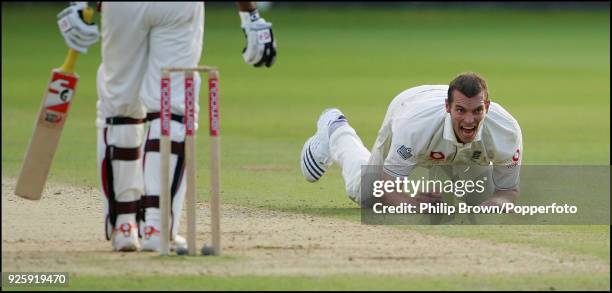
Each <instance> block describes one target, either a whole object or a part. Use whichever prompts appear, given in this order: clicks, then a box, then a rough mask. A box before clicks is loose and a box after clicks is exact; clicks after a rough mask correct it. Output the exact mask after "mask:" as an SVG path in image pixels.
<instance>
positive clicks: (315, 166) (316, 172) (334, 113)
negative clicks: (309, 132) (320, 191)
mask: <svg viewBox="0 0 612 293" xmlns="http://www.w3.org/2000/svg"><path fill="white" fill-rule="evenodd" d="M346 122H347V119H346V117H344V114H342V112H341V111H340V110H339V109H335V108H330V109H325V110H324V111H323V113H321V115H320V116H319V120H318V121H317V132H316V133H315V135H313V136H311V137H310V138H309V139H308V140H306V143H304V147H303V148H302V154H301V156H300V159H301V160H300V166H301V169H302V175H303V176H304V178H306V180H307V181H308V182H315V181H318V180H319V179H321V177H323V174H325V171H327V168H328V167H329V166H331V164H332V160H331V158H330V155H329V135H330V134H331V133H330V130H331V129H333V128H335V125H334V124H336V123H346Z"/></svg>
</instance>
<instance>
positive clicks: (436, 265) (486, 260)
mask: <svg viewBox="0 0 612 293" xmlns="http://www.w3.org/2000/svg"><path fill="white" fill-rule="evenodd" d="M14 185H15V180H14V178H2V271H3V272H11V271H13V272H14V271H38V272H44V271H47V272H70V273H71V274H73V275H74V274H78V275H145V276H146V275H201V274H205V275H215V276H236V275H265V276H270V275H271V276H290V275H293V276H296V275H299V276H323V275H330V274H393V275H397V274H409V275H428V276H439V275H463V276H468V275H482V274H496V273H502V274H512V273H525V274H533V273H572V272H576V273H579V272H583V273H584V272H591V273H602V272H606V273H609V271H610V266H609V264H608V263H606V262H604V261H602V260H600V259H597V258H596V257H590V256H585V255H572V254H568V253H567V252H560V251H557V250H552V249H544V248H537V247H533V246H529V245H515V244H498V243H493V242H490V241H486V240H478V239H465V238H456V237H454V238H451V237H444V236H433V235H424V234H422V233H419V232H414V231H408V230H406V229H398V228H397V227H392V226H368V225H361V224H360V223H357V222H351V221H346V220H339V219H331V218H325V217H317V216H309V215H303V214H294V213H286V212H278V211H271V210H263V209H253V208H248V207H241V206H235V205H223V206H222V220H221V230H222V245H223V254H224V257H222V258H217V257H203V256H199V257H184V256H181V257H176V256H174V257H160V256H158V254H156V253H152V252H131V253H127V252H126V253H122V252H112V251H111V244H110V242H108V241H106V239H105V237H104V233H103V226H104V225H103V219H102V201H101V197H100V195H99V193H98V191H97V189H94V188H82V187H73V186H68V185H62V184H57V183H55V184H54V183H52V182H51V183H48V184H47V188H46V190H45V194H44V195H43V198H42V200H40V201H29V200H25V199H22V198H19V197H17V196H15V195H13V189H14ZM197 213H198V215H197V219H198V230H199V231H198V236H197V237H198V244H199V245H202V244H203V243H205V242H210V241H209V240H210V238H209V236H210V235H209V234H208V231H209V224H210V216H209V210H208V206H207V205H206V204H204V203H199V204H198V206H197ZM184 214H185V213H183V215H184ZM182 223H183V224H182V225H181V226H182V227H181V230H183V233H182V234H183V235H185V233H184V230H185V224H184V223H185V221H183V222H182Z"/></svg>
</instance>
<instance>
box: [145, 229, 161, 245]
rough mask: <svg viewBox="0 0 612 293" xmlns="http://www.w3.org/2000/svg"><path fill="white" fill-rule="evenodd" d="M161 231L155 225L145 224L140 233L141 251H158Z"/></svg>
mask: <svg viewBox="0 0 612 293" xmlns="http://www.w3.org/2000/svg"><path fill="white" fill-rule="evenodd" d="M160 246H161V231H160V230H159V228H158V227H157V226H155V225H146V226H145V227H144V233H143V235H142V251H159V247H160Z"/></svg>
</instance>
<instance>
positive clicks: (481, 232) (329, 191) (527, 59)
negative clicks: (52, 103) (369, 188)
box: [2, 3, 610, 290]
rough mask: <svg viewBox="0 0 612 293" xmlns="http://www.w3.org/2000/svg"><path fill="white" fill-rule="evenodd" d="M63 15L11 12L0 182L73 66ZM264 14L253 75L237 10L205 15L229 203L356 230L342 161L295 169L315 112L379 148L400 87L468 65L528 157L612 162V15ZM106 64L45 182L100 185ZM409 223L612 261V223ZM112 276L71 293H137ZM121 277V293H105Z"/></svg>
mask: <svg viewBox="0 0 612 293" xmlns="http://www.w3.org/2000/svg"><path fill="white" fill-rule="evenodd" d="M61 9H62V7H59V6H48V5H42V6H35V5H30V6H21V5H19V6H17V5H7V4H5V3H3V4H2V176H3V177H5V176H8V177H16V176H17V174H18V172H19V168H20V164H21V161H22V159H23V155H24V152H25V149H26V147H27V143H28V140H29V137H30V135H31V131H32V126H33V122H34V117H35V115H36V112H37V111H38V109H39V106H40V102H41V98H42V95H43V93H44V90H45V85H46V84H47V82H48V78H49V76H50V70H51V68H54V67H58V66H59V65H60V64H61V62H62V61H63V59H64V56H65V52H66V47H65V45H64V43H63V40H62V38H61V36H60V34H59V32H58V30H57V28H56V24H55V15H56V14H57V13H58V12H59V11H60V10H61ZM264 17H265V18H266V19H268V20H270V21H271V22H273V23H274V33H275V37H276V38H277V42H278V47H279V48H278V50H279V51H278V59H277V61H276V64H275V65H274V66H273V67H272V68H270V69H254V68H250V67H249V66H247V65H246V64H244V63H243V61H242V58H241V55H240V53H241V50H242V48H243V46H244V37H243V34H242V31H241V30H240V27H239V18H238V15H237V13H236V12H235V10H234V9H216V8H210V9H208V10H207V15H206V24H207V27H206V32H205V42H204V55H203V58H202V62H201V63H202V64H209V65H217V66H219V67H220V68H221V111H222V120H221V125H222V164H223V165H222V174H221V175H222V180H223V194H222V196H223V202H225V203H232V204H238V205H243V206H248V207H262V208H269V209H275V210H283V211H290V212H295V213H307V214H314V215H323V216H330V217H339V218H349V219H354V220H355V221H358V220H359V211H358V210H357V209H356V208H355V206H354V205H353V204H352V202H351V201H349V200H348V199H347V197H346V196H345V195H344V188H343V182H342V178H341V176H340V170H339V168H337V167H333V168H332V169H331V170H330V171H329V173H328V175H326V176H325V178H324V179H322V180H321V182H319V183H317V184H316V185H312V184H307V183H306V182H305V181H304V180H303V178H302V177H301V175H300V171H299V164H298V163H299V153H300V150H301V147H302V144H303V142H304V140H305V139H306V138H307V137H308V136H310V135H312V133H313V132H314V130H315V121H316V118H317V117H318V115H319V113H320V111H321V110H323V109H324V108H327V107H330V106H337V107H340V108H341V109H342V110H343V111H344V112H345V114H347V116H348V118H349V119H350V121H351V124H352V125H353V127H355V129H356V130H357V132H358V133H359V135H360V136H361V137H362V139H363V141H364V143H365V145H366V146H371V145H372V143H373V141H374V139H375V137H376V132H377V130H378V128H379V126H380V123H381V121H382V118H383V116H384V113H385V111H386V107H387V105H388V103H389V102H390V100H391V99H392V98H393V97H394V96H395V95H396V94H398V93H399V92H401V91H403V90H405V89H407V88H409V87H412V86H416V85H421V84H445V83H448V82H449V81H450V80H451V79H452V78H453V77H454V76H455V75H456V74H457V73H459V72H463V71H477V72H480V73H481V74H482V75H483V76H484V77H485V78H486V79H487V81H488V83H489V87H490V95H491V98H492V100H493V101H496V102H499V103H500V104H501V105H503V106H504V107H505V108H506V109H507V110H508V111H510V113H512V114H513V116H514V117H515V118H516V119H517V120H518V121H519V123H520V125H521V128H522V131H523V142H524V148H525V151H524V156H523V159H524V164H532V165H533V164H571V165H608V164H609V163H610V143H609V142H610V135H609V133H610V112H609V111H610V110H609V106H610V73H609V72H610V45H609V44H610V30H609V24H610V13H609V10H602V11H529V10H526V11H514V10H483V9H480V10H474V11H463V10H443V11H436V10H423V9H421V10H410V9H393V10H385V9H372V8H369V9H367V10H366V9H348V10H340V9H337V10H336V9H332V10H329V11H326V10H322V9H321V10H320V9H302V10H297V9H296V10H291V9H272V10H271V11H267V12H265V13H264ZM99 62H100V47H99V44H97V45H95V46H94V47H92V48H91V49H90V53H89V54H87V55H85V56H82V57H81V58H80V59H79V62H78V64H77V72H78V73H79V75H80V77H81V80H80V84H79V86H78V89H77V95H76V97H75V100H74V102H73V104H72V107H71V111H70V116H69V118H68V121H67V124H66V126H65V129H64V133H63V136H62V140H61V143H60V146H59V149H58V152H57V154H56V156H55V160H54V165H53V167H52V170H51V176H50V180H54V181H59V182H65V183H69V184H75V185H82V186H97V184H98V183H97V178H96V161H95V158H96V133H95V125H94V119H95V102H96V99H97V97H96V86H95V74H96V69H97V66H98V64H99ZM204 93H205V91H204V90H203V91H202V94H201V96H202V97H205V94H204ZM201 117H205V116H201ZM202 126H204V128H203V129H205V128H206V122H205V121H204V123H202V124H201V127H202ZM204 134H205V132H203V131H202V132H201V133H200V137H199V139H198V147H199V149H198V153H199V157H198V166H199V171H198V172H199V180H200V181H201V182H199V183H198V186H199V189H200V192H199V195H200V196H201V199H202V200H205V198H206V196H207V190H206V186H207V185H206V184H207V182H208V181H207V178H208V173H207V172H208V170H207V168H206V166H207V165H208V156H207V155H206V154H208V143H207V142H208V141H207V140H206V136H205V135H204ZM256 170H260V171H256ZM279 170H280V171H279ZM408 229H414V230H418V231H422V232H423V233H433V234H443V235H451V236H456V237H458V239H460V238H462V237H467V238H478V239H482V238H485V239H489V240H491V241H499V242H505V243H522V244H528V245H533V246H536V247H543V248H546V249H551V250H562V251H567V252H571V253H575V254H579V255H580V254H584V255H594V256H596V257H600V258H601V259H602V260H608V263H609V258H610V248H609V247H610V229H609V226H477V227H469V226H441V227H432V226H415V227H408ZM458 241H460V240H458ZM109 247H110V245H109ZM135 279H136V280H137V281H138V286H136V285H133V286H134V287H131V288H132V289H145V288H147V286H149V287H148V288H151V289H178V288H185V289H190V288H198V289H204V288H210V289H245V288H249V289H378V288H380V289H441V290H443V289H452V288H460V289H551V288H554V289H557V290H558V289H607V290H609V288H610V278H609V276H604V275H599V274H592V275H591V274H589V275H586V274H585V275H572V276H566V275H552V274H551V275H542V276H539V277H538V278H535V277H534V276H524V275H516V276H515V275H506V276H497V277H495V276H493V277H487V278H486V279H484V280H481V279H478V278H477V276H474V277H462V276H457V277H448V279H441V280H435V282H433V281H434V280H432V279H427V278H410V277H409V276H401V277H386V276H385V277H380V278H377V277H376V276H369V277H368V278H363V276H329V277H325V278H320V279H319V278H282V277H278V278H277V277H270V278H264V277H248V276H246V277H234V278H214V277H205V278H192V277H185V278H167V279H163V280H160V278H159V277H151V278H142V277H137V278H136V277H135ZM145 279H148V280H146V281H143V280H145ZM110 280H111V278H110V277H107V276H76V277H74V279H73V280H72V281H73V282H74V283H73V284H74V286H75V288H76V287H80V288H84V289H93V288H99V289H118V288H130V287H129V286H130V285H128V284H127V282H128V281H126V280H123V281H117V282H115V281H113V282H108V281H110ZM123 282H125V283H123ZM113 284H117V285H116V286H117V287H112V288H111V287H108V286H110V285H113ZM131 284H135V283H131ZM162 284H163V286H167V287H160V286H162ZM377 284H379V285H380V287H377ZM182 286H184V287H182ZM71 288H72V287H71Z"/></svg>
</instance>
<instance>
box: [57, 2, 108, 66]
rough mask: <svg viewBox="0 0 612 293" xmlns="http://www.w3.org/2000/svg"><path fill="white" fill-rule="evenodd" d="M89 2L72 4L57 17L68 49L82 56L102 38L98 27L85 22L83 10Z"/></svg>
mask: <svg viewBox="0 0 612 293" xmlns="http://www.w3.org/2000/svg"><path fill="white" fill-rule="evenodd" d="M86 7H87V2H71V4H70V6H68V7H67V8H66V9H64V10H63V11H62V12H60V13H59V14H58V15H57V19H58V20H57V24H58V25H59V29H60V32H61V33H62V35H63V36H64V40H65V41H66V44H67V45H68V47H70V48H72V49H74V50H76V51H78V52H79V53H81V54H85V53H87V48H89V46H91V45H93V44H95V43H96V42H97V41H98V39H99V38H100V32H99V31H98V25H96V24H93V23H92V24H88V23H85V21H84V20H83V9H85V8H86Z"/></svg>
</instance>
